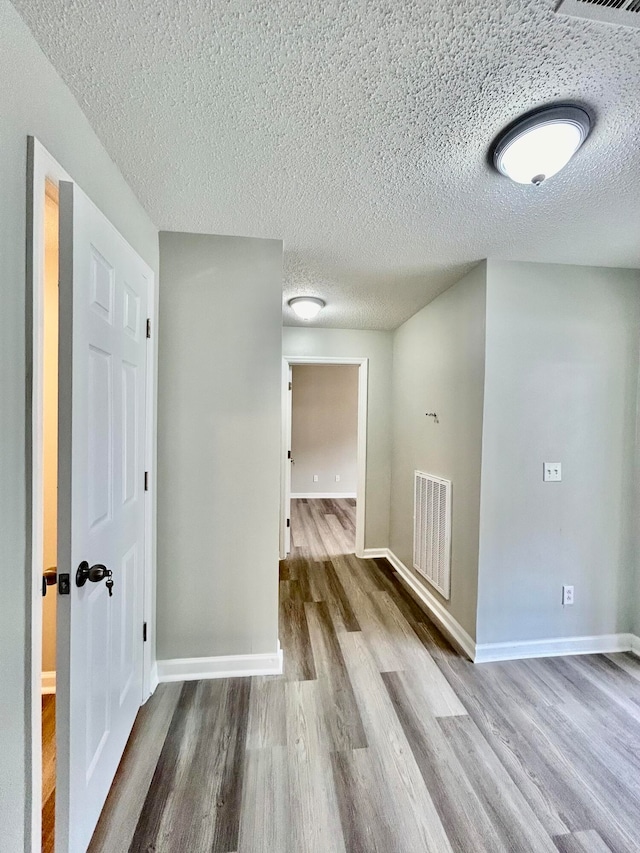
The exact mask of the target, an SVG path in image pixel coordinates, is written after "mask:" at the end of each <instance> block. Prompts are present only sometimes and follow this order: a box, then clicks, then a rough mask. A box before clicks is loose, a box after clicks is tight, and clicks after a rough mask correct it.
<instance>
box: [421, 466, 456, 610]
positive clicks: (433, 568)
mask: <svg viewBox="0 0 640 853" xmlns="http://www.w3.org/2000/svg"><path fill="white" fill-rule="evenodd" d="M413 507H414V509H413V568H414V569H416V571H418V572H420V574H421V575H423V576H424V577H425V578H426V579H427V580H428V581H429V583H430V584H432V585H433V586H434V587H435V588H436V589H437V590H438V592H439V593H441V595H443V596H444V597H445V598H449V594H450V589H451V480H443V479H442V478H441V477H434V476H433V474H424V473H423V472H422V471H416V472H415V479H414V505H413Z"/></svg>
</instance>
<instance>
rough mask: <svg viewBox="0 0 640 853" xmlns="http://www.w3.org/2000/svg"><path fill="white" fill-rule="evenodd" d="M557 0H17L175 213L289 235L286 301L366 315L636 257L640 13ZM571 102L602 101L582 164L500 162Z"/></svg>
mask: <svg viewBox="0 0 640 853" xmlns="http://www.w3.org/2000/svg"><path fill="white" fill-rule="evenodd" d="M556 5H557V0H457V2H456V0H341V2H336V0H333V2H325V3H319V2H318V0H252V2H242V0H226V2H223V0H217V2H212V0H136V2H135V3H132V2H130V0H15V6H16V7H17V8H18V10H19V11H20V12H21V14H22V15H23V17H24V18H25V20H26V21H27V23H28V24H29V26H30V27H31V29H32V31H33V32H34V34H35V36H36V38H37V39H38V41H39V43H40V44H41V46H42V48H43V50H44V52H45V53H46V54H47V55H48V56H49V58H50V59H51V61H52V62H53V64H54V66H55V67H56V68H57V69H58V71H59V72H60V74H61V75H62V77H63V78H64V80H65V81H66V82H67V84H68V85H69V87H70V88H71V90H72V91H73V92H74V94H75V96H76V98H77V99H78V101H79V103H80V105H81V106H82V108H83V110H84V111H85V113H86V114H87V116H88V118H89V120H90V122H91V124H92V125H93V127H94V128H95V130H96V132H97V133H98V135H99V136H100V138H101V139H102V141H103V143H104V145H105V146H106V148H107V150H108V151H109V152H110V154H111V156H112V157H113V159H114V161H115V162H116V163H117V164H118V166H119V167H120V169H121V170H122V172H123V174H124V175H125V177H126V179H127V180H128V181H129V183H130V184H131V186H132V187H133V189H134V190H135V192H136V193H137V195H138V197H139V198H140V200H141V202H142V203H143V205H144V206H145V208H146V209H147V211H148V212H149V214H150V216H151V218H152V219H153V220H154V222H155V223H156V224H157V225H158V226H159V227H160V228H161V229H170V230H179V231H201V232H212V233H216V234H238V235H250V236H259V237H277V238H282V239H283V240H284V247H285V288H284V289H285V300H286V298H289V297H291V296H293V295H297V294H303V293H309V294H313V295H318V296H322V297H323V298H324V299H326V301H327V308H326V309H325V310H324V311H323V312H321V314H320V316H319V318H318V320H317V321H315V322H314V323H313V325H325V326H338V327H344V328H369V329H391V328H395V327H396V326H398V325H399V324H400V323H401V322H403V321H404V320H405V319H406V318H407V317H409V316H411V314H413V313H414V312H415V311H416V310H418V309H419V308H420V307H422V306H423V305H425V304H426V303H427V302H429V301H430V300H431V299H433V298H434V296H436V295H437V294H438V293H440V292H441V291H442V290H444V289H445V288H446V287H448V286H449V285H451V284H452V283H453V282H455V281H456V280H458V279H459V278H460V277H461V275H462V274H464V273H465V272H466V271H467V270H468V269H469V268H470V267H471V266H472V265H473V264H474V263H475V262H477V261H478V260H480V259H482V258H485V257H495V258H507V259H517V260H532V261H556V262H562V263H579V264H594V265H612V266H632V267H640V239H639V237H640V234H639V228H638V225H639V223H640V31H636V30H630V29H623V28H614V27H607V26H606V25H602V24H596V23H589V22H586V21H581V20H576V19H572V18H567V17H562V16H559V15H556V14H555V13H554V11H553V10H554V7H555V6H556ZM566 99H571V100H575V101H577V102H579V103H583V104H585V105H587V106H589V107H590V108H591V109H592V110H593V111H594V113H595V116H596V126H595V129H594V131H593V132H592V135H591V137H590V138H589V139H588V140H587V142H586V143H585V145H584V147H583V149H582V150H581V151H580V152H579V154H578V155H577V156H576V158H575V160H573V161H572V163H571V164H570V165H569V166H568V167H567V169H566V170H565V171H563V172H562V173H561V174H560V175H558V176H556V177H555V178H553V179H550V180H549V181H548V182H547V183H545V184H544V185H543V186H542V187H540V188H535V187H523V186H519V185H516V184H513V183H511V182H510V181H509V180H508V179H506V178H504V177H502V176H500V175H497V174H496V173H494V172H493V170H492V169H491V168H490V167H489V165H488V163H487V151H488V148H489V145H490V143H491V141H492V139H493V137H494V136H495V134H496V133H497V132H498V131H499V130H500V129H501V128H502V127H503V126H504V125H506V124H507V123H508V122H510V121H511V120H513V119H514V118H515V117H516V116H518V115H519V114H520V113H521V112H523V111H526V110H529V109H531V108H533V107H535V106H538V105H540V104H545V103H548V102H554V101H558V100H566ZM285 322H286V323H287V324H291V325H296V324H297V323H298V322H299V321H296V320H295V319H294V318H293V315H292V314H291V312H290V311H289V309H286V310H285Z"/></svg>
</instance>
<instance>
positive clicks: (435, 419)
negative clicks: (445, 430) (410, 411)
mask: <svg viewBox="0 0 640 853" xmlns="http://www.w3.org/2000/svg"><path fill="white" fill-rule="evenodd" d="M426 416H427V417H428V418H433V421H434V423H436V424H439V423H440V419H439V418H438V416H437V415H436V413H435V412H427V413H426Z"/></svg>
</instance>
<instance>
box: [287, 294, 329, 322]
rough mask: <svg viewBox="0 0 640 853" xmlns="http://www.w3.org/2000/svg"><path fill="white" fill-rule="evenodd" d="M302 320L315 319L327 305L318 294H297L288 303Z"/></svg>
mask: <svg viewBox="0 0 640 853" xmlns="http://www.w3.org/2000/svg"><path fill="white" fill-rule="evenodd" d="M287 304H288V305H289V307H290V308H293V310H294V311H295V312H296V314H297V315H298V317H300V319H301V320H313V318H314V317H317V316H318V314H319V313H320V311H321V310H322V309H323V308H324V306H325V304H326V303H325V301H324V300H323V299H318V297H317V296H295V297H294V298H293V299H290V300H289V302H288V303H287Z"/></svg>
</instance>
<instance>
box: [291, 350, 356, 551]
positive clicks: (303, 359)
mask: <svg viewBox="0 0 640 853" xmlns="http://www.w3.org/2000/svg"><path fill="white" fill-rule="evenodd" d="M283 362H284V364H285V365H287V366H291V365H294V364H357V365H358V367H359V368H360V369H359V370H358V451H357V452H358V458H357V469H358V485H357V489H356V495H355V498H356V556H358V557H361V556H362V555H363V554H364V528H365V520H366V494H365V491H366V485H367V414H368V406H369V402H368V395H369V359H368V358H350V357H344V358H343V357H341V356H335V357H334V356H331V357H329V356H327V357H326V358H325V357H324V356H293V355H285V356H283ZM287 375H288V374H287ZM283 400H286V401H287V405H288V401H289V400H290V397H288V396H287V395H286V394H285V393H284V389H283ZM285 427H286V424H285V418H284V416H283V424H282V429H283V432H284V430H285ZM284 443H285V441H284V440H283V465H285V464H286V461H285V459H284V457H286V455H287V454H286V448H284ZM283 479H284V478H283ZM282 489H283V495H282V506H283V507H284V506H285V505H286V497H287V496H286V495H285V494H284V483H283V486H282ZM323 496H324V495H322V494H315V495H313V497H316V498H320V497H323ZM291 497H293V495H291ZM331 497H338V496H337V495H331ZM339 497H343V498H344V497H351V495H345V494H342V495H340V496H339ZM285 515H286V513H285V512H284V511H283V512H282V518H281V519H280V528H281V530H280V542H281V543H282V542H284V533H283V530H284V528H285V525H286V523H287V519H286V517H285ZM285 556H286V555H285V554H284V553H283V551H282V550H281V552H280V558H281V559H284V557H285Z"/></svg>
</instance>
